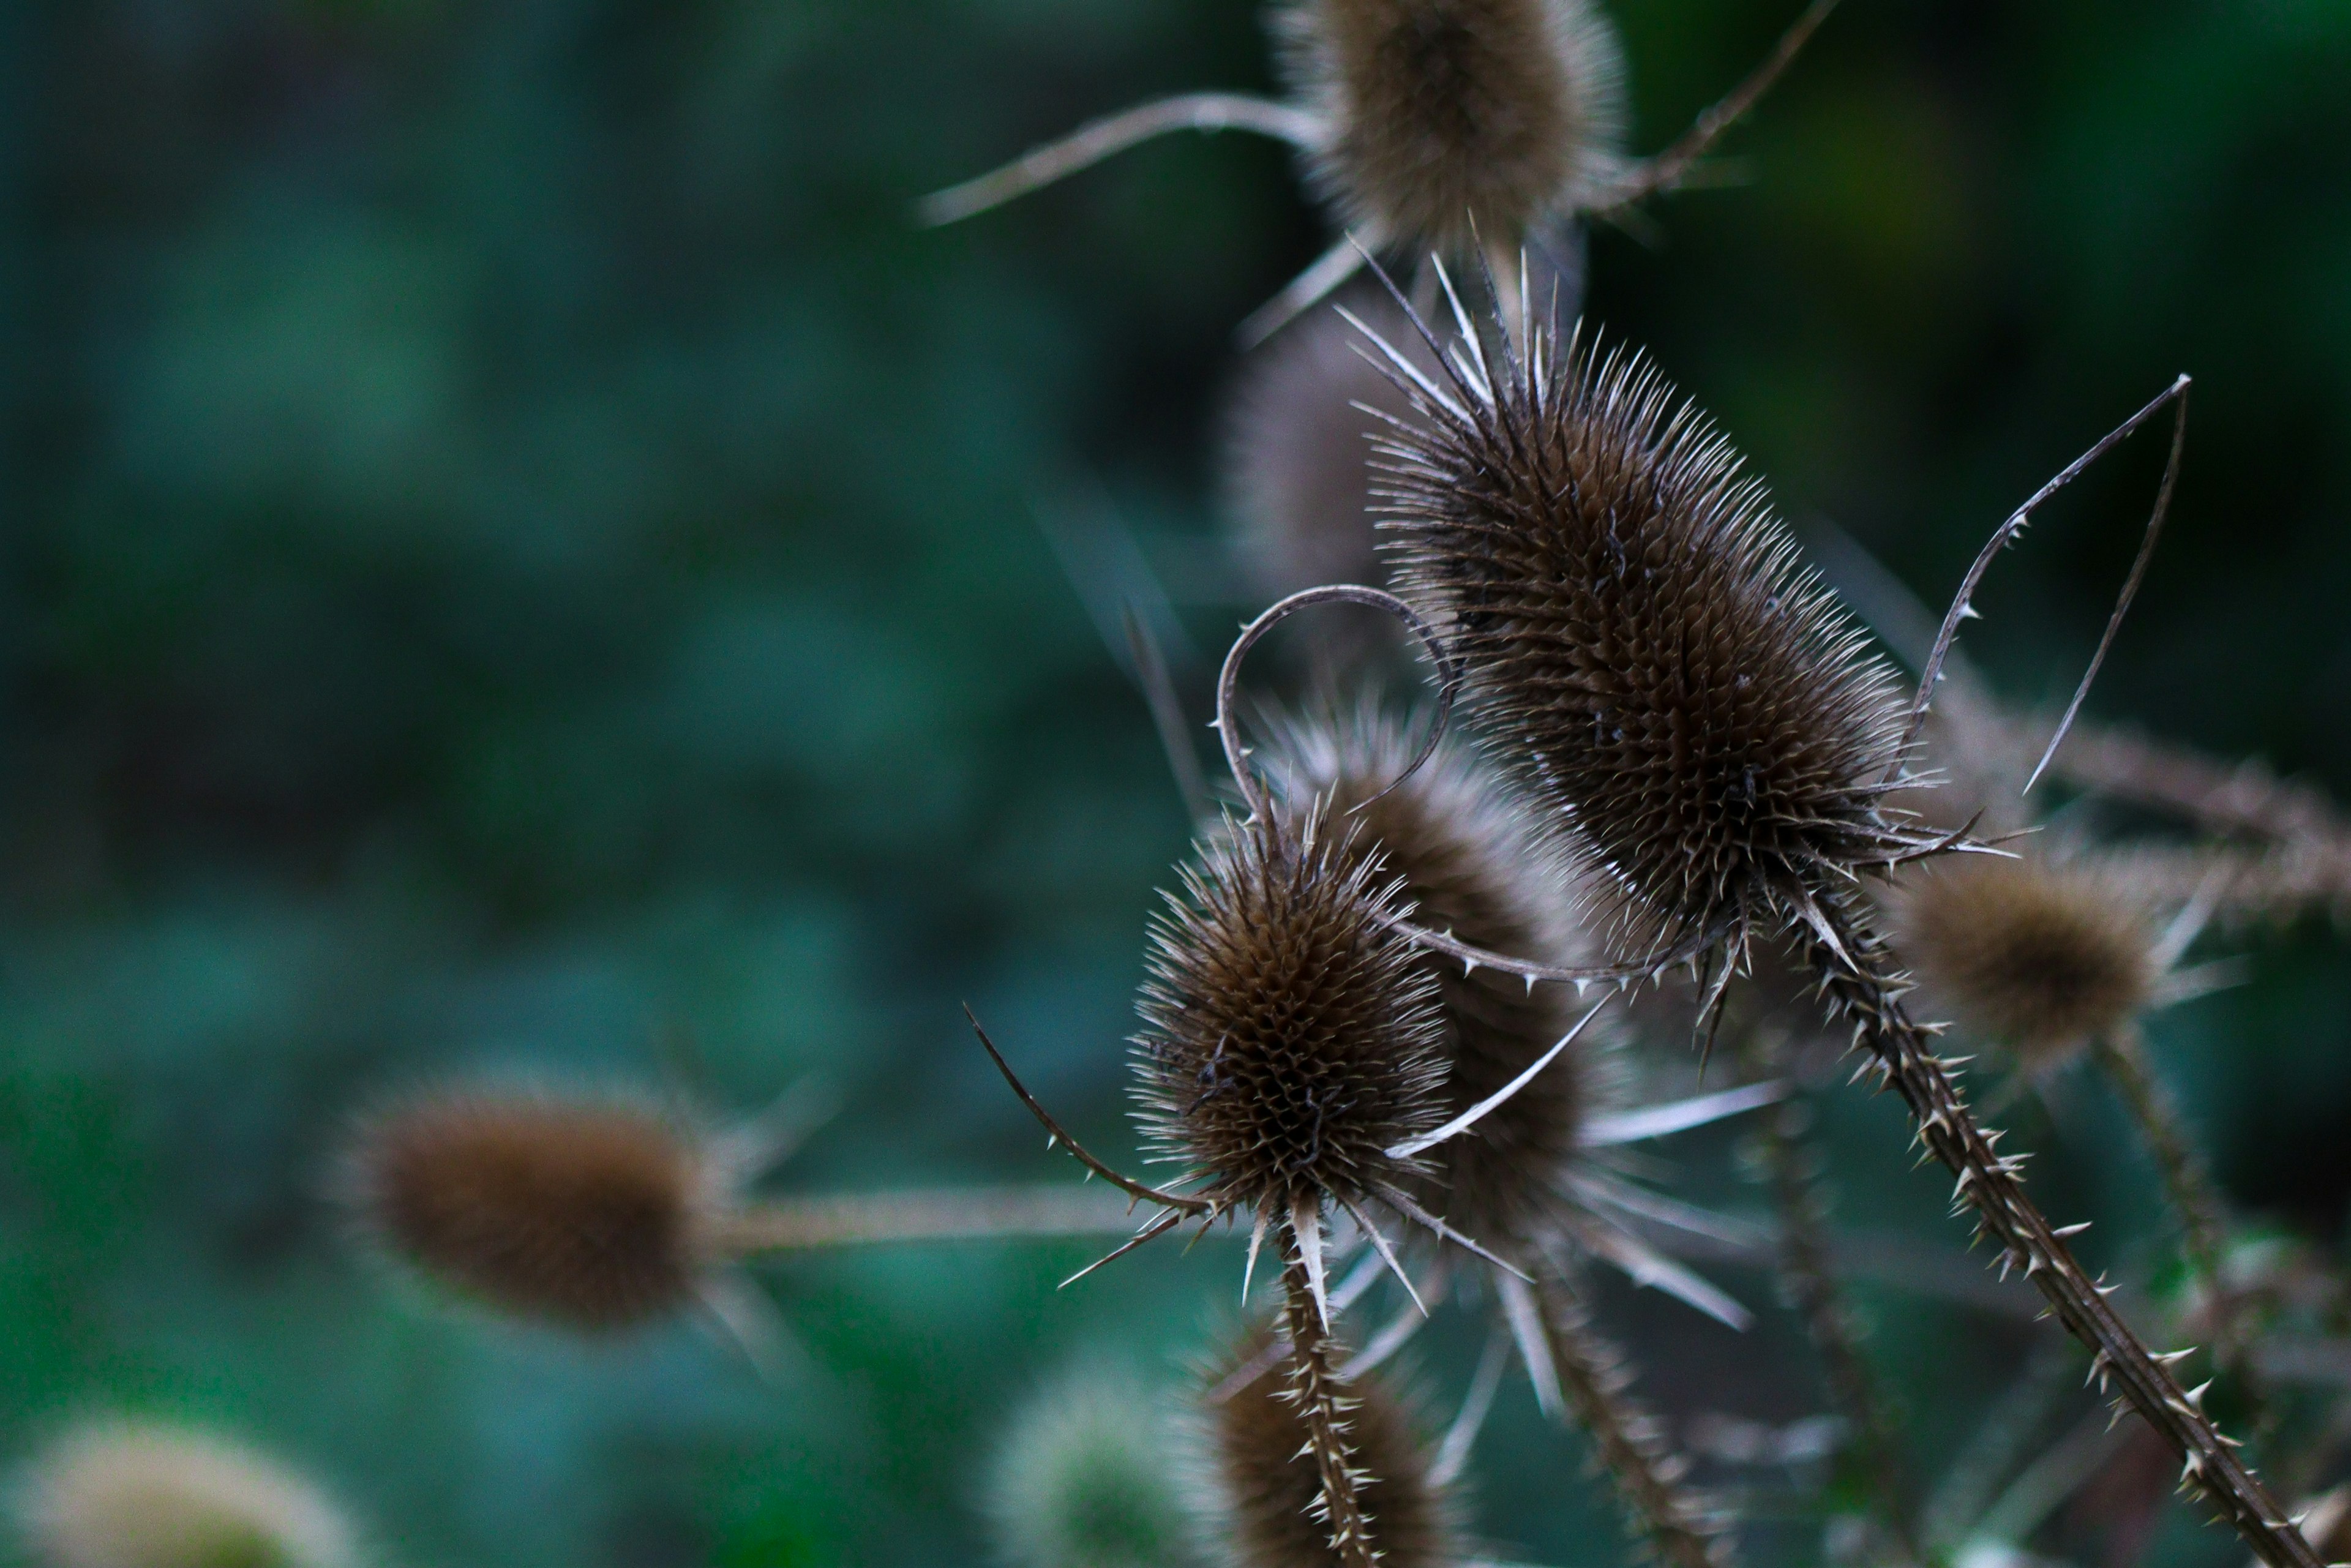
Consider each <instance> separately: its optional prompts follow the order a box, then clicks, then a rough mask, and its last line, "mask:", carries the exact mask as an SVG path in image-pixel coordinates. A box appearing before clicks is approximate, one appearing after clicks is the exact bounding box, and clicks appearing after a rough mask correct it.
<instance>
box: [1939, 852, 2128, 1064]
mask: <svg viewBox="0 0 2351 1568" xmlns="http://www.w3.org/2000/svg"><path fill="white" fill-rule="evenodd" d="M1894 913H1895V931H1896V936H1895V946H1896V951H1897V952H1898V953H1900V954H1901V956H1902V957H1903V959H1904V961H1906V962H1907V963H1908V964H1909V965H1910V967H1912V969H1913V970H1914V971H1915V972H1916V974H1917V977H1918V979H1919V981H1920V983H1921V985H1922V986H1923V988H1925V992H1926V996H1927V999H1928V1001H1929V1002H1930V1003H1932V1004H1933V1005H1935V1006H1937V1007H1938V1008H1943V1009H1949V1012H1950V1014H1951V1015H1952V1016H1953V1018H1954V1019H1956V1021H1958V1022H1959V1024H1960V1025H1962V1026H1963V1027H1965V1028H1966V1029H1967V1030H1969V1031H1970V1032H1971V1033H1973V1034H1976V1035H1979V1036H1980V1037H1982V1038H1984V1039H1987V1040H1994V1041H1997V1042H1999V1043H2001V1044H2003V1045H2006V1046H2008V1047H2009V1048H2010V1049H2011V1050H2012V1051H2015V1052H2016V1053H2017V1055H2018V1056H2019V1057H2020V1058H2022V1060H2023V1061H2024V1062H2025V1063H2026V1064H2027V1065H2029V1066H2034V1067H2039V1066H2044V1065H2048V1064H2051V1063H2053V1062H2054V1061H2058V1060H2060V1059H2062V1058H2063V1057H2064V1056H2065V1055H2066V1054H2067V1053H2069V1052H2070V1051H2073V1050H2074V1049H2075V1048H2076V1047H2079V1046H2082V1045H2085V1044H2086V1043H2088V1042H2089V1041H2091V1040H2095V1039H2097V1038H2099V1037H2100V1036H2102V1035H2105V1034H2108V1033H2110V1032H2112V1031H2113V1030H2116V1029H2118V1028H2120V1027H2121V1026H2122V1025H2124V1024H2126V1023H2127V1022H2128V1021H2130V1019H2132V1018H2134V1017H2135V1016H2137V1014H2139V1013H2141V1012H2143V1011H2145V1010H2146V1009H2147V1007H2148V1006H2149V1004H2150V1003H2151V1002H2152V1001H2153V999H2154V994H2155V988H2156V983H2157V982H2158V980H2159V979H2160V978H2161V974H2160V966H2159V965H2158V962H2157V956H2156V944H2157V941H2158V935H2159V932H2158V924H2157V920H2156V910H2155V907H2154V904H2153V901H2152V900H2151V899H2150V898H2149V897H2148V896H2147V894H2146V893H2145V891H2144V890H2143V889H2140V888H2139V887H2137V886H2136V885H2135V883H2134V880H2133V879H2132V878H2131V876H2130V875H2129V873H2128V870H2127V868H2126V867H2125V866H2123V865H2121V864H2119V863H2106V862H2097V861H2094V860H2089V859H2085V858H2072V857H2066V856H2063V855H2048V854H2028V855H2025V856H2022V857H2020V858H2018V859H2015V860H2006V859H1999V858H1995V857H1992V856H1989V855H1969V856H1966V857H1964V858H1962V859H1960V860H1959V861H1958V862H1955V863H1944V864H1938V865H1934V866H1930V867H1924V868H1921V869H1920V870H1919V871H1918V872H1917V873H1916V874H1914V875H1911V876H1909V877H1907V878H1906V879H1905V883H1904V885H1903V887H1902V889H1901V891H1900V893H1899V894H1898V896H1897V897H1896V899H1895V900H1894Z"/></svg>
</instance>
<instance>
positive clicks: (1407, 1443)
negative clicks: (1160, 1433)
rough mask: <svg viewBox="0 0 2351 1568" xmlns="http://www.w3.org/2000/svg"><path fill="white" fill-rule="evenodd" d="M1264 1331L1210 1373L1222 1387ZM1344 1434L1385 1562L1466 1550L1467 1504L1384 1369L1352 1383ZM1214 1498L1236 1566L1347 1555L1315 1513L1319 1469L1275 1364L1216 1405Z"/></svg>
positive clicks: (1284, 1564)
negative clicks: (1438, 1469)
mask: <svg viewBox="0 0 2351 1568" xmlns="http://www.w3.org/2000/svg"><path fill="white" fill-rule="evenodd" d="M1265 1343H1266V1342H1265V1336H1264V1333H1263V1331H1261V1330H1260V1331H1259V1332H1257V1333H1251V1334H1249V1335H1248V1336H1246V1337H1244V1338H1243V1339H1242V1340H1241V1342H1240V1343H1239V1345H1238V1347H1237V1348H1236V1349H1235V1351H1234V1353H1233V1354H1231V1355H1230V1356H1229V1357H1228V1359H1227V1360H1226V1361H1225V1363H1224V1364H1223V1365H1222V1366H1221V1367H1220V1368H1219V1369H1218V1370H1217V1375H1215V1376H1214V1377H1212V1379H1211V1381H1210V1383H1209V1386H1211V1387H1214V1386H1216V1385H1217V1384H1220V1383H1222V1382H1223V1381H1225V1379H1226V1378H1227V1377H1228V1376H1230V1375H1234V1374H1235V1373H1237V1372H1238V1369H1240V1368H1242V1367H1245V1366H1246V1365H1248V1364H1249V1362H1250V1361H1252V1360H1255V1359H1257V1358H1258V1356H1259V1353H1260V1352H1261V1351H1262V1350H1263V1349H1264V1347H1265ZM1347 1394H1348V1398H1349V1401H1350V1403H1351V1405H1352V1408H1351V1409H1350V1410H1349V1411H1348V1412H1347V1415H1346V1420H1347V1426H1348V1430H1347V1443H1348V1446H1349V1448H1351V1449H1352V1450H1353V1458H1352V1463H1353V1466H1354V1468H1355V1469H1356V1470H1358V1471H1359V1472H1360V1473H1361V1474H1362V1476H1363V1478H1364V1479H1363V1481H1362V1484H1361V1496H1362V1498H1363V1502H1364V1512H1365V1513H1366V1514H1368V1515H1369V1516H1370V1518H1371V1526H1372V1539H1373V1541H1374V1543H1376V1545H1377V1546H1378V1548H1379V1553H1380V1561H1381V1563H1384V1564H1386V1568H1451V1565H1452V1564H1456V1563H1461V1562H1463V1561H1464V1560H1465V1559H1466V1558H1467V1557H1468V1555H1469V1553H1468V1552H1467V1550H1466V1542H1465V1541H1464V1538H1463V1537H1464V1525H1463V1515H1464V1513H1465V1512H1466V1510H1465V1508H1464V1507H1463V1502H1462V1500H1461V1498H1460V1497H1459V1495H1458V1492H1457V1491H1456V1490H1455V1489H1454V1488H1452V1487H1449V1486H1443V1485H1439V1484H1438V1483H1437V1481H1436V1480H1435V1479H1433V1477H1432V1469H1433V1466H1434V1462H1435V1458H1436V1455H1435V1453H1434V1451H1433V1450H1432V1448H1430V1447H1429V1446H1428V1445H1427V1444H1426V1443H1425V1442H1424V1441H1423V1440H1422V1437H1421V1435H1420V1431H1419V1429H1418V1422H1417V1418H1416V1417H1417V1412H1416V1411H1415V1410H1413V1409H1412V1408H1411V1407H1410V1406H1408V1404H1407V1403H1406V1401H1405V1399H1404V1398H1403V1397H1401V1396H1399V1395H1398V1393H1397V1392H1396V1391H1395V1388H1394V1386H1393V1385H1390V1384H1388V1383H1387V1382H1385V1381H1384V1380H1383V1379H1381V1378H1380V1377H1379V1376H1378V1375H1376V1374H1374V1375H1370V1376H1367V1377H1364V1378H1362V1379H1359V1380H1357V1381H1355V1382H1353V1383H1352V1384H1350V1385H1348V1388H1347ZM1203 1415H1204V1417H1205V1421H1206V1425H1207V1449H1208V1454H1209V1459H1210V1463H1209V1465H1208V1470H1209V1486H1210V1492H1211V1498H1212V1501H1211V1505H1210V1506H1209V1507H1208V1508H1207V1510H1206V1512H1207V1513H1208V1515H1209V1516H1210V1517H1211V1518H1214V1519H1216V1520H1217V1521H1218V1528H1219V1531H1220V1532H1221V1533H1222V1535H1223V1537H1224V1542H1223V1544H1224V1545H1225V1547H1226V1551H1227V1553H1228V1558H1229V1560H1230V1562H1231V1563H1232V1564H1233V1568H1326V1565H1333V1564H1336V1563H1338V1562H1339V1558H1338V1556H1337V1554H1336V1553H1334V1552H1332V1550H1331V1544H1330V1538H1329V1536H1328V1534H1327V1533H1326V1532H1325V1531H1324V1528H1323V1525H1322V1520H1321V1519H1320V1518H1318V1517H1317V1515H1316V1513H1315V1511H1314V1505H1315V1503H1316V1500H1318V1499H1319V1498H1320V1497H1321V1495H1322V1477H1321V1473H1320V1472H1319V1471H1318V1470H1317V1469H1316V1468H1315V1461H1314V1456H1313V1455H1312V1454H1311V1452H1309V1451H1308V1450H1307V1445H1306V1428H1305V1425H1304V1423H1303V1422H1302V1421H1301V1419H1300V1415H1299V1409H1298V1406H1297V1404H1296V1402H1295V1401H1294V1400H1293V1399H1292V1398H1291V1397H1290V1373H1289V1366H1288V1363H1287V1362H1286V1361H1285V1362H1278V1363H1276V1364H1273V1365H1272V1366H1271V1367H1270V1369H1269V1370H1267V1371H1266V1372H1264V1373H1263V1374H1261V1375H1259V1377H1258V1378H1257V1379H1256V1380H1255V1381H1254V1382H1251V1383H1249V1384H1248V1385H1245V1386H1243V1387H1242V1388H1240V1389H1239V1390H1238V1392H1236V1393H1234V1394H1232V1395H1231V1396H1229V1397H1228V1398H1227V1399H1226V1400H1225V1401H1224V1402H1223V1403H1222V1404H1217V1403H1214V1402H1208V1403H1207V1404H1206V1406H1205V1409H1204V1411H1203Z"/></svg>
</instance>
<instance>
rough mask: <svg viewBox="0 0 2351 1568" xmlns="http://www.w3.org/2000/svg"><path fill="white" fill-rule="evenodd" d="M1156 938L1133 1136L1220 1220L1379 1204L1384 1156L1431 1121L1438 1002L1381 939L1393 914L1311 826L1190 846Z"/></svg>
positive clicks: (1333, 843)
mask: <svg viewBox="0 0 2351 1568" xmlns="http://www.w3.org/2000/svg"><path fill="white" fill-rule="evenodd" d="M1183 882H1184V886H1183V892H1182V894H1181V895H1180V896H1178V895H1175V894H1171V895H1169V896H1168V900H1167V909H1166V911H1165V913H1164V914H1163V915H1161V916H1160V917H1159V918H1158V919H1157V920H1156V921H1155V924H1154V926H1153V930H1152V937H1151V948H1152V950H1151V955H1150V960H1149V965H1150V977H1149V979H1148V980H1147V981H1146V982H1145V983H1144V988H1143V996H1142V999H1141V1004H1140V1011H1141V1013H1142V1015H1143V1024H1144V1028H1143V1031H1142V1032H1141V1033H1140V1034H1138V1035H1137V1036H1136V1037H1135V1042H1134V1043H1135V1046H1136V1058H1135V1060H1136V1066H1137V1069H1138V1073H1139V1076H1140V1080H1141V1083H1140V1088H1139V1098H1140V1099H1141V1101H1142V1103H1143V1119H1144V1126H1145V1128H1146V1130H1147V1132H1148V1134H1149V1135H1150V1137H1151V1139H1152V1141H1153V1142H1154V1143H1155V1145H1158V1147H1159V1148H1160V1149H1162V1150H1163V1151H1165V1153H1166V1154H1167V1155H1171V1156H1173V1157H1175V1158H1177V1159H1180V1160H1182V1161H1185V1162H1186V1163H1187V1164H1188V1165H1189V1166H1191V1167H1192V1168H1193V1170H1194V1171H1195V1172H1196V1174H1197V1175H1198V1176H1200V1177H1201V1178H1202V1185H1201V1186H1198V1187H1196V1188H1195V1189H1194V1190H1195V1191H1196V1193H1197V1195H1198V1196H1199V1197H1204V1198H1207V1199H1209V1200H1210V1201H1212V1202H1215V1203H1218V1204H1220V1205H1232V1204H1247V1205H1252V1206H1257V1207H1261V1208H1269V1209H1270V1210H1271V1211H1272V1212H1274V1213H1275V1214H1276V1215H1277V1216H1279V1217H1284V1218H1286V1217H1287V1214H1288V1211H1289V1205H1290V1202H1291V1201H1292V1200H1293V1199H1299V1200H1306V1201H1319V1200H1320V1198H1321V1197H1322V1195H1324V1194H1326V1193H1327V1194H1329V1195H1331V1196H1332V1197H1337V1198H1340V1199H1342V1200H1344V1201H1348V1202H1353V1201H1356V1200H1358V1199H1361V1198H1364V1197H1377V1196H1379V1194H1380V1193H1381V1192H1382V1191H1383V1190H1384V1189H1387V1188H1392V1187H1394V1186H1395V1185H1396V1184H1397V1183H1398V1182H1400V1181H1403V1180H1406V1179H1409V1178H1410V1177H1412V1176H1415V1175H1416V1174H1417V1172H1418V1171H1419V1170H1420V1169H1421V1168H1422V1167H1420V1166H1416V1165H1412V1164H1408V1163H1405V1162H1398V1161H1395V1160H1391V1159H1389V1158H1388V1157H1387V1155H1385V1154H1384V1152H1383V1151H1384V1150H1385V1149H1387V1148H1389V1147H1390V1146H1392V1145H1395V1144H1398V1143H1401V1142H1403V1141H1404V1140H1405V1139H1406V1138H1409V1137H1412V1136H1414V1135H1416V1134H1420V1133H1424V1132H1426V1131H1428V1130H1429V1129H1431V1128H1433V1127H1434V1126H1436V1125H1437V1123H1438V1122H1439V1121H1440V1120H1441V1119H1442V1116H1443V1110H1442V1105H1443V1102H1442V1101H1441V1099H1440V1098H1439V1090H1440V1087H1441V1085H1442V1082H1443V1073H1444V1061H1443V1058H1442V1056H1441V1054H1440V1051H1441V1047H1442V1044H1443V1039H1444V1024H1443V1020H1442V1019H1441V1018H1440V1016H1439V1014H1438V1011H1437V987H1436V984H1435V982H1434V981H1433V980H1432V979H1431V978H1430V977H1429V975H1428V973H1427V970H1426V967H1424V966H1423V965H1422V964H1421V963H1420V961H1419V957H1418V955H1417V954H1416V951H1415V949H1414V948H1413V947H1412V946H1411V945H1410V944H1409V943H1408V942H1407V941H1406V940H1405V938H1404V937H1402V936H1398V935H1397V934H1396V933H1395V930H1394V929H1393V928H1392V927H1391V926H1390V925H1388V924H1387V922H1388V921H1389V920H1391V919H1393V918H1395V917H1396V916H1397V915H1401V914H1403V913H1404V912H1405V910H1406V908H1407V907H1408V906H1406V905H1405V904H1403V903H1401V902H1400V901H1399V899H1398V897H1397V894H1396V890H1395V885H1394V883H1393V878H1392V876H1391V875H1390V873H1386V872H1384V871H1383V870H1381V869H1380V868H1379V867H1378V866H1376V865H1375V864H1374V862H1371V861H1370V860H1368V859H1366V858H1365V857H1364V856H1363V855H1361V854H1360V853H1358V852H1355V851H1354V850H1353V848H1352V846H1351V845H1350V843H1349V841H1348V833H1347V832H1346V831H1344V830H1343V829H1341V828H1339V827H1338V826H1336V825H1335V824H1333V823H1332V822H1331V821H1328V820H1327V819H1325V818H1324V817H1323V816H1322V814H1321V813H1320V812H1315V811H1309V812H1307V813H1306V814H1305V815H1304V816H1303V817H1302V818H1291V817H1289V816H1287V815H1277V816H1275V817H1273V818H1272V819H1270V820H1264V821H1253V822H1246V823H1241V824H1238V825H1236V826H1234V827H1233V828H1232V829H1231V830H1230V831H1228V832H1226V833H1223V834H1220V835H1218V836H1217V837H1216V838H1214V839H1212V840H1211V841H1208V842H1207V843H1206V844H1204V845H1203V846H1202V847H1201V849H1200V851H1199V853H1198V858H1197V859H1196V862H1195V863H1194V864H1192V865H1190V866H1188V867H1186V869H1185V871H1184V873H1183Z"/></svg>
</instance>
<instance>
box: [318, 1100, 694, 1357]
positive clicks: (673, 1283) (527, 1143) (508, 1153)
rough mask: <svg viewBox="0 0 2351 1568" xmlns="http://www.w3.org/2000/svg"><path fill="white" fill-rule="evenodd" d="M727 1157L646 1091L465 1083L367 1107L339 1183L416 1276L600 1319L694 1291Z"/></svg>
mask: <svg viewBox="0 0 2351 1568" xmlns="http://www.w3.org/2000/svg"><path fill="white" fill-rule="evenodd" d="M722 1166H723V1162H721V1161H718V1160H716V1159H715V1158H714V1157H713V1156H712V1155H711V1154H710V1153H709V1151H708V1148H707V1147H706V1146H705V1144H704V1143H703V1142H702V1141H701V1140H699V1139H697V1138H696V1137H695V1135H694V1134H692V1133H691V1132H690V1131H689V1130H688V1129H687V1128H686V1127H685V1126H684V1124H683V1123H682V1121H681V1120H680V1119H679V1118H678V1117H676V1116H674V1115H670V1114H666V1113H664V1112H662V1111H660V1110H658V1109H656V1108H654V1107H653V1106H651V1105H648V1104H644V1103H639V1102H635V1101H632V1100H629V1099H625V1098H622V1097H618V1096H607V1097H601V1098H600V1097H591V1096H587V1095H578V1094H573V1095H558V1094H553V1093H546V1092H527V1091H514V1090H487V1089H464V1090H456V1091H448V1092H439V1093H434V1094H429V1095H424V1096H421V1097H418V1098H415V1099H413V1100H411V1101H409V1102H407V1103H404V1104H401V1105H399V1106H396V1107H394V1108H393V1109H392V1110H390V1111H388V1112H385V1113H381V1114H379V1115H377V1116H375V1117H373V1118H372V1119H371V1121H370V1122H369V1123H368V1124H366V1125H364V1126H363V1127H362V1128H361V1130H360V1134H359V1136H358V1137H357V1138H356V1139H355V1140H354V1143H353V1145H352V1147H351V1149H350V1153H349V1155H348V1158H347V1164H346V1186H347V1187H348V1189H349V1193H350V1198H351V1200H352V1202H353V1204H354V1206H355V1207H356V1209H357V1212H358V1213H359V1215H360V1218H361V1220H362V1222H363V1223H364V1224H365V1226H366V1228H368V1230H369V1231H370V1232H371V1234H372V1235H373V1236H374V1238H375V1239H377V1241H378V1242H379V1243H380V1244H381V1247H382V1248H383V1249H385V1250H386V1251H387V1252H389V1253H390V1254H391V1255H392V1256H393V1257H394V1258H396V1259H398V1260H402V1262H405V1263H407V1264H409V1265H411V1266H413V1268H414V1269H416V1270H418V1271H419V1272H421V1273H423V1275H425V1276H426V1277H428V1278H430V1279H432V1280H434V1281H438V1282H439V1283H441V1284H444V1285H446V1286H448V1287H451V1288H452V1289H454V1290H455V1291H457V1292H458V1293H459V1294H461V1295H465V1296H468V1297H471V1298H474V1299H475V1300H477V1301H482V1302H484V1303H486V1304H487V1305H489V1306H492V1307H495V1308H496V1309H498V1310H500V1311H502V1312H511V1313H513V1314H516V1315H517V1316H520V1317H525V1318H531V1319H536V1320H538V1321H541V1322H551V1323H556V1324H559V1325H561V1326H563V1327H567V1328H571V1329H576V1330H580V1331H582V1332H590V1333H595V1332H607V1331H613V1330H621V1329H626V1328H631V1327H634V1326H636V1325H638V1324H641V1323H645V1322H652V1321H653V1320H655V1319H658V1318H662V1317H664V1316H667V1315H669V1314H670V1313H673V1312H676V1311H678V1310H679V1309H681V1308H683V1307H684V1306H686V1305H687V1304H689V1302H691V1301H693V1300H694V1298H695V1293H696V1290H697V1287H698V1285H699V1283H700V1281H701V1279H702V1277H703V1274H704V1271H705V1268H706V1266H707V1265H708V1264H709V1263H710V1262H711V1261H712V1260H713V1249H712V1244H711V1237H712V1235H713V1233H714V1231H715V1228H716V1223H717V1220H718V1218H719V1216H720V1215H721V1213H722V1212H723V1209H724V1207H725V1200H726V1192H725V1187H726V1174H727V1173H726V1172H725V1171H724V1170H723V1168H722Z"/></svg>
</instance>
